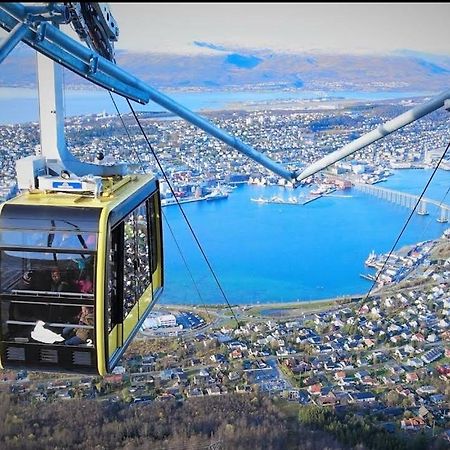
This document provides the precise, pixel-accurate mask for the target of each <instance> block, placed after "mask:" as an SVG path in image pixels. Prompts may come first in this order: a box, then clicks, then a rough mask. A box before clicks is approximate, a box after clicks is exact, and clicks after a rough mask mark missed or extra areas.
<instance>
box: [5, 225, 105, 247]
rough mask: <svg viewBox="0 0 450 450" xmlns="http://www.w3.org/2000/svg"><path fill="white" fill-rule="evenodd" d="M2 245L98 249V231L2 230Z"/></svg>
mask: <svg viewBox="0 0 450 450" xmlns="http://www.w3.org/2000/svg"><path fill="white" fill-rule="evenodd" d="M0 245H3V246H7V245H8V246H9V245H11V246H13V245H14V246H19V247H52V248H65V249H75V250H96V248H97V233H86V232H79V231H75V232H73V231H59V230H58V231H52V230H48V231H36V230H26V229H24V230H20V232H18V231H13V230H1V233H0Z"/></svg>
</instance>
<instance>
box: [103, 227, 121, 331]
mask: <svg viewBox="0 0 450 450" xmlns="http://www.w3.org/2000/svg"><path fill="white" fill-rule="evenodd" d="M110 236H111V242H110V245H109V251H108V260H107V261H108V267H107V292H108V295H107V297H106V299H105V305H106V311H107V320H108V331H111V330H112V329H113V328H114V326H115V325H117V324H118V323H121V322H122V317H123V312H122V307H123V301H122V293H123V223H121V224H119V225H118V226H116V227H115V228H114V229H113V230H112V231H111V233H110Z"/></svg>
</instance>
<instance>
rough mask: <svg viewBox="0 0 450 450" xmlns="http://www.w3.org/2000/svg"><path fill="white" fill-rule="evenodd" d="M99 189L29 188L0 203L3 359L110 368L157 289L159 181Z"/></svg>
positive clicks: (88, 369)
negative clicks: (80, 191) (37, 190)
mask: <svg viewBox="0 0 450 450" xmlns="http://www.w3.org/2000/svg"><path fill="white" fill-rule="evenodd" d="M103 183H104V184H105V185H107V187H106V186H105V187H106V188H105V189H104V192H103V194H102V195H100V196H98V197H97V198H95V197H94V196H92V195H86V194H77V193H72V194H71V193H65V192H53V193H42V192H40V193H25V194H22V195H19V196H18V197H16V198H14V199H12V200H9V201H7V202H6V203H4V204H3V205H2V206H0V208H1V209H0V301H1V309H0V318H1V350H0V358H1V364H2V366H3V367H6V368H29V369H35V370H46V371H47V370H56V371H69V372H70V371H73V372H76V373H98V374H100V375H104V374H106V373H108V372H109V371H110V370H111V369H112V368H113V367H114V365H115V364H116V363H117V361H118V360H119V358H120V357H121V356H122V354H123V352H124V350H125V349H126V347H127V345H128V343H129V342H130V341H131V339H132V338H133V336H134V335H135V334H136V332H137V331H138V330H139V328H140V327H141V325H142V322H143V321H144V319H145V317H146V315H147V314H148V312H149V310H150V308H151V307H152V306H153V304H154V302H155V301H156V299H157V297H158V295H159V294H160V292H161V290H162V286H163V266H162V245H161V243H162V230H161V210H160V199H159V188H158V181H157V180H156V179H155V178H154V177H152V176H146V175H140V176H125V177H123V178H121V179H120V181H118V182H116V183H115V184H114V183H113V181H112V180H111V179H110V180H104V181H103Z"/></svg>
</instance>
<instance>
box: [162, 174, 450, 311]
mask: <svg viewBox="0 0 450 450" xmlns="http://www.w3.org/2000/svg"><path fill="white" fill-rule="evenodd" d="M431 173H432V170H414V169H408V170H399V171H396V172H395V173H394V175H393V176H391V177H390V178H389V179H388V181H387V182H386V183H382V184H380V185H379V186H380V187H381V186H382V187H386V188H390V189H398V190H402V191H404V192H409V193H414V194H417V195H419V194H420V193H421V191H422V189H423V188H424V186H425V185H426V183H427V181H428V179H429V177H430V176H431ZM449 182H450V172H448V171H447V172H446V171H438V172H437V173H436V175H435V177H434V179H433V181H432V183H431V185H430V186H429V188H428V190H427V192H426V195H425V196H426V197H429V198H432V199H434V200H437V201H439V202H441V201H442V199H443V197H444V195H445V193H446V191H447V190H448V188H449V186H450V183H449ZM305 193H306V188H298V189H297V190H292V189H287V188H283V187H278V186H273V187H262V186H255V185H241V186H239V187H238V188H237V189H235V190H234V192H233V193H232V194H230V196H229V197H228V199H226V200H216V201H212V202H197V203H188V204H183V205H182V206H183V209H184V211H185V213H186V215H187V216H188V218H189V220H190V221H191V223H192V226H193V228H194V230H195V231H196V233H197V235H198V239H199V241H200V242H201V244H202V245H203V247H204V250H205V252H206V254H207V256H208V258H209V261H210V263H211V265H212V267H213V268H214V270H215V271H216V273H217V276H218V278H219V280H220V282H221V285H222V287H223V290H224V292H225V293H226V295H227V297H228V299H229V300H230V301H231V302H232V303H233V304H238V303H241V304H242V303H244V304H247V303H248V304H250V303H251V304H255V303H258V302H260V303H265V302H282V301H297V300H299V301H302V300H303V301H304V300H314V299H325V298H331V297H336V296H342V295H350V294H363V293H366V292H367V291H368V289H369V288H370V286H371V282H369V281H366V280H365V279H363V278H361V277H360V274H361V273H365V272H366V273H367V270H366V268H365V266H364V261H365V259H366V258H367V256H368V254H369V253H370V252H371V251H372V250H375V252H377V253H385V252H388V251H389V250H390V249H391V247H392V245H393V244H394V242H395V240H396V238H397V236H398V234H399V233H400V231H401V229H402V227H403V225H404V223H405V222H406V220H407V218H408V216H409V214H410V210H409V209H407V208H405V207H402V206H398V205H394V204H391V203H389V202H386V201H384V200H381V199H378V198H375V197H372V196H369V195H367V194H363V193H361V192H358V191H356V190H354V189H352V190H347V191H337V192H336V194H339V196H335V197H333V196H330V197H323V198H320V199H318V200H316V201H314V202H312V203H309V204H308V205H305V206H300V205H282V204H259V203H255V202H252V201H251V198H256V197H260V196H264V197H271V196H273V195H280V196H282V197H284V198H285V199H287V198H289V197H290V196H292V195H302V194H305ZM444 203H450V196H449V195H448V196H447V198H446V199H445V201H444ZM163 213H164V218H165V225H164V240H165V244H166V245H165V269H166V274H165V275H166V278H165V292H164V294H163V298H162V299H161V301H162V302H163V303H164V302H167V303H187V304H199V303H215V304H217V303H220V304H223V303H224V298H223V296H222V295H221V293H220V291H219V289H218V287H217V285H216V283H215V281H214V279H213V277H212V275H211V273H210V272H209V270H208V268H207V265H206V263H205V262H204V260H203V258H202V256H201V254H200V252H199V250H198V248H197V246H196V244H195V243H194V242H193V239H192V236H191V235H190V233H189V231H188V229H187V226H186V225H185V223H184V221H183V218H182V216H181V213H180V211H179V210H178V208H177V207H176V206H170V207H166V208H164V209H163ZM437 217H438V213H437V210H436V209H431V208H430V215H428V216H419V215H417V214H414V216H413V218H412V220H411V221H410V223H409V225H408V227H407V229H406V231H405V233H404V235H403V237H402V239H401V240H400V242H399V246H398V247H397V248H400V247H401V246H403V245H409V244H413V243H415V242H418V241H424V240H427V239H433V238H436V237H438V236H440V235H441V234H442V233H443V232H444V230H445V229H446V228H447V227H448V224H441V223H438V222H437V221H436V219H437ZM167 223H168V224H169V225H170V228H171V229H172V231H173V234H174V236H175V238H176V240H177V242H178V245H179V246H180V248H181V249H182V251H183V255H184V258H185V259H186V260H187V263H188V267H189V271H188V269H187V268H186V266H185V264H184V262H183V259H182V258H181V256H180V253H179V251H178V248H177V245H176V244H175V242H174V238H173V236H172V234H171V232H170V230H169V228H168V226H167ZM189 272H190V273H191V274H192V277H193V278H194V280H195V284H196V286H195V285H194V283H193V282H192V280H191V276H190V274H189ZM197 289H198V291H199V292H200V295H199V293H198V292H197Z"/></svg>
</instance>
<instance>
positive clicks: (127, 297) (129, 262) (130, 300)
mask: <svg viewBox="0 0 450 450" xmlns="http://www.w3.org/2000/svg"><path fill="white" fill-rule="evenodd" d="M136 223H137V219H136V211H133V212H132V213H131V214H128V216H127V217H125V220H124V247H123V248H124V251H125V255H124V267H123V277H124V283H123V290H124V292H123V308H124V311H123V313H124V314H123V316H124V318H125V317H126V316H127V315H128V313H129V312H130V311H131V309H132V308H133V306H134V304H135V303H136V300H137V296H136V294H137V292H136V288H137V284H138V281H140V280H138V279H137V274H136V269H137V264H138V262H137V259H136V256H137V251H136V250H137V245H136Z"/></svg>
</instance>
